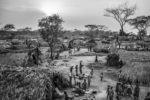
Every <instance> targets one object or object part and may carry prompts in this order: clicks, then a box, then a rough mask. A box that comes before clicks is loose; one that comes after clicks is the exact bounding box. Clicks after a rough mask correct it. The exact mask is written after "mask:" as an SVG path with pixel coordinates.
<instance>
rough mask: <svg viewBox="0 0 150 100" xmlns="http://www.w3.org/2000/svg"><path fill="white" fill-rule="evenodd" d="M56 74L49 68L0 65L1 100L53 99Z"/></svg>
mask: <svg viewBox="0 0 150 100" xmlns="http://www.w3.org/2000/svg"><path fill="white" fill-rule="evenodd" d="M57 74H58V73H54V72H52V70H51V68H39V67H31V68H30V67H26V68H24V67H15V66H6V65H5V66H3V65H0V97H1V100H53V91H54V88H55V85H54V83H53V76H55V75H57ZM58 77H59V76H58ZM61 77H63V76H61ZM58 79H59V78H58ZM61 81H62V80H61ZM55 84H56V83H55Z"/></svg>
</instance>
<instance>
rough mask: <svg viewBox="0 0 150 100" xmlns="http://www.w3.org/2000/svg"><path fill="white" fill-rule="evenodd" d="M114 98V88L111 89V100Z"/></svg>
mask: <svg viewBox="0 0 150 100" xmlns="http://www.w3.org/2000/svg"><path fill="white" fill-rule="evenodd" d="M113 98H114V90H113V87H110V100H113Z"/></svg>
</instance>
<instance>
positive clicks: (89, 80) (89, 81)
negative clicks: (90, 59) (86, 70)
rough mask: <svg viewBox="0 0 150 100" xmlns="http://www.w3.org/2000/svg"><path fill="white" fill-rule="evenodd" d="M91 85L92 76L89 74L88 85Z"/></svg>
mask: <svg viewBox="0 0 150 100" xmlns="http://www.w3.org/2000/svg"><path fill="white" fill-rule="evenodd" d="M90 85H91V76H90V75H88V87H90Z"/></svg>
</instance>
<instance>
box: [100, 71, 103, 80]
mask: <svg viewBox="0 0 150 100" xmlns="http://www.w3.org/2000/svg"><path fill="white" fill-rule="evenodd" d="M100 80H101V81H103V73H101V74H100Z"/></svg>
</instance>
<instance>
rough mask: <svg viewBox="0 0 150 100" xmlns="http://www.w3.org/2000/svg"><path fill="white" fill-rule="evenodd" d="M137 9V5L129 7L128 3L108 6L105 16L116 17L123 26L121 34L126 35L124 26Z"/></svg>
mask: <svg viewBox="0 0 150 100" xmlns="http://www.w3.org/2000/svg"><path fill="white" fill-rule="evenodd" d="M135 10H136V6H131V7H129V6H128V5H127V3H124V4H121V5H119V6H118V7H116V8H115V7H114V8H107V9H105V14H104V16H107V17H112V18H114V19H115V20H116V21H117V22H118V23H119V25H120V27H121V33H120V35H125V32H124V26H125V24H126V22H127V20H128V19H129V18H130V17H131V16H132V15H134V13H135Z"/></svg>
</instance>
